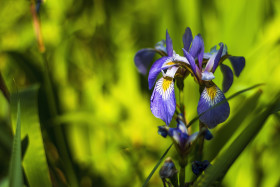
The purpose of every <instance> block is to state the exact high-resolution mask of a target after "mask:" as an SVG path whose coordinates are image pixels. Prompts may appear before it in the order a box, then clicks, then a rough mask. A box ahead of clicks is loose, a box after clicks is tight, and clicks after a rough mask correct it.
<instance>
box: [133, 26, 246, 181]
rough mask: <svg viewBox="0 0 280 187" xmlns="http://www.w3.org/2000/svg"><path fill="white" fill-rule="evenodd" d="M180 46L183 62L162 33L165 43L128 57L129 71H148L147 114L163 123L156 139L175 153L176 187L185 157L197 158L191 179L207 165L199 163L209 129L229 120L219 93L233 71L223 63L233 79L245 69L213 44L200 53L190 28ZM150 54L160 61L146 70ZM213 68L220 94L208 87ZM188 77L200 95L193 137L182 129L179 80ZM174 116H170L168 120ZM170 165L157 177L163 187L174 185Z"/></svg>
mask: <svg viewBox="0 0 280 187" xmlns="http://www.w3.org/2000/svg"><path fill="white" fill-rule="evenodd" d="M183 45H184V47H183V49H182V52H183V56H181V55H180V54H178V53H176V51H174V50H173V44H172V40H171V38H170V36H169V34H168V32H167V31H166V40H162V41H161V42H159V43H157V44H156V46H155V47H154V48H145V49H141V50H140V51H138V52H137V53H136V55H135V57H134V61H135V65H136V66H137V68H138V70H139V72H140V73H142V74H146V73H147V72H148V69H149V67H150V70H149V75H148V85H149V89H152V88H154V90H153V93H152V96H151V111H152V113H153V115H154V116H155V117H157V118H160V119H162V120H163V121H164V122H165V123H166V125H163V126H159V127H158V133H159V134H160V135H162V136H163V137H167V136H168V137H170V138H171V139H172V141H173V144H174V145H175V147H176V150H177V152H178V153H179V165H180V168H181V169H180V175H179V178H180V180H179V182H180V186H184V184H185V174H184V171H185V167H186V165H187V162H188V159H187V156H188V155H189V153H190V152H191V151H192V148H194V150H195V152H197V153H194V155H195V156H194V159H193V161H192V170H193V173H194V174H195V175H196V176H198V175H200V174H201V173H202V172H203V171H204V170H205V169H206V168H207V167H208V166H209V165H210V163H209V162H208V161H207V160H204V161H202V149H203V142H204V138H205V139H206V140H210V139H212V138H213V136H212V134H211V132H210V131H209V129H212V128H214V127H216V126H217V125H218V124H220V123H222V122H224V121H225V120H226V119H227V118H228V117H229V114H230V107H229V103H228V102H227V99H226V97H225V95H224V93H225V92H227V91H228V90H229V89H230V87H231V85H232V83H233V71H232V70H231V68H230V67H229V66H227V65H225V64H224V63H223V62H224V61H225V60H226V59H229V61H230V62H231V65H232V67H233V70H234V73H235V75H236V76H237V77H238V76H239V75H240V73H241V71H242V70H243V68H244V66H245V58H244V57H239V56H232V55H230V54H228V51H227V46H226V45H225V44H223V43H219V48H218V49H217V46H214V47H213V48H212V49H211V50H210V52H205V51H204V42H203V39H202V37H201V35H200V34H198V35H196V36H195V37H193V35H192V32H191V30H190V28H186V30H185V33H184V35H183ZM156 54H159V55H160V56H161V57H160V58H159V59H157V60H156V61H155V62H154V63H153V64H152V65H151V63H152V62H153V59H154V57H155V56H156ZM218 67H220V69H221V71H222V74H223V83H222V89H220V88H219V87H218V86H217V85H216V84H215V83H214V81H213V80H214V78H215V76H214V73H215V71H216V70H217V68H218ZM160 73H161V76H160V77H159V74H160ZM188 75H191V76H192V77H193V78H194V81H195V82H196V83H197V84H198V85H199V94H200V99H199V101H198V105H197V113H198V115H199V124H200V126H199V132H196V133H193V134H190V133H189V132H188V128H187V127H188V126H189V125H190V124H187V122H186V119H185V111H184V104H183V103H182V97H181V95H182V94H183V88H184V79H185V78H186V77H188ZM158 77H159V78H158ZM175 83H176V84H175ZM175 85H177V87H178V89H179V96H180V102H179V104H178V103H176V97H175ZM177 107H178V109H179V111H178V110H177ZM175 111H176V115H174V113H175ZM174 116H176V117H174ZM173 118H175V119H176V120H177V126H176V127H172V126H171V125H170V123H171V120H172V119H173ZM208 128H209V129H208ZM170 163H171V162H170V161H168V162H166V163H165V164H164V165H163V167H162V169H161V171H160V175H161V178H162V180H163V183H164V185H165V184H166V183H167V184H169V183H168V181H167V178H168V179H170V181H171V183H172V184H174V183H177V182H176V181H177V180H176V179H175V178H177V175H176V174H177V170H176V169H175V167H173V165H174V164H173V165H172V164H170ZM172 163H173V162H172ZM171 166H172V167H171ZM167 174H168V175H167ZM171 178H173V179H171ZM174 181H175V182H174ZM175 186H177V185H175Z"/></svg>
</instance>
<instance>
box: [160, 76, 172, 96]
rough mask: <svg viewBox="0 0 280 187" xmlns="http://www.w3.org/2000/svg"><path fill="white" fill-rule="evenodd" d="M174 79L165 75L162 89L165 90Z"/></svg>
mask: <svg viewBox="0 0 280 187" xmlns="http://www.w3.org/2000/svg"><path fill="white" fill-rule="evenodd" d="M172 81H173V79H172V78H171V77H164V78H163V81H162V89H163V91H164V92H165V91H166V90H167V89H168V88H169V87H170V85H171V83H172Z"/></svg>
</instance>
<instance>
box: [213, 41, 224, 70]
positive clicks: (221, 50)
mask: <svg viewBox="0 0 280 187" xmlns="http://www.w3.org/2000/svg"><path fill="white" fill-rule="evenodd" d="M223 49H224V44H223V43H220V49H219V51H218V53H217V56H216V58H215V60H214V65H213V69H212V72H213V73H214V72H215V71H216V68H217V67H218V65H219V62H220V59H221V57H222V53H223Z"/></svg>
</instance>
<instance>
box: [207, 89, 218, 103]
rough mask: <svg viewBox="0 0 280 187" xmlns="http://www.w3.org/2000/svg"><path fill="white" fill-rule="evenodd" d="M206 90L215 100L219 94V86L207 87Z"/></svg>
mask: <svg viewBox="0 0 280 187" xmlns="http://www.w3.org/2000/svg"><path fill="white" fill-rule="evenodd" d="M206 90H207V94H208V95H209V97H210V98H211V100H214V98H215V97H216V94H217V87H216V86H212V87H210V88H206Z"/></svg>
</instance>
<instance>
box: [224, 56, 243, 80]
mask: <svg viewBox="0 0 280 187" xmlns="http://www.w3.org/2000/svg"><path fill="white" fill-rule="evenodd" d="M228 59H229V60H230V62H231V65H232V67H233V69H234V73H235V75H236V76H237V77H239V75H240V73H241V71H242V70H243V68H244V67H245V58H244V57H242V56H230V57H228Z"/></svg>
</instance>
